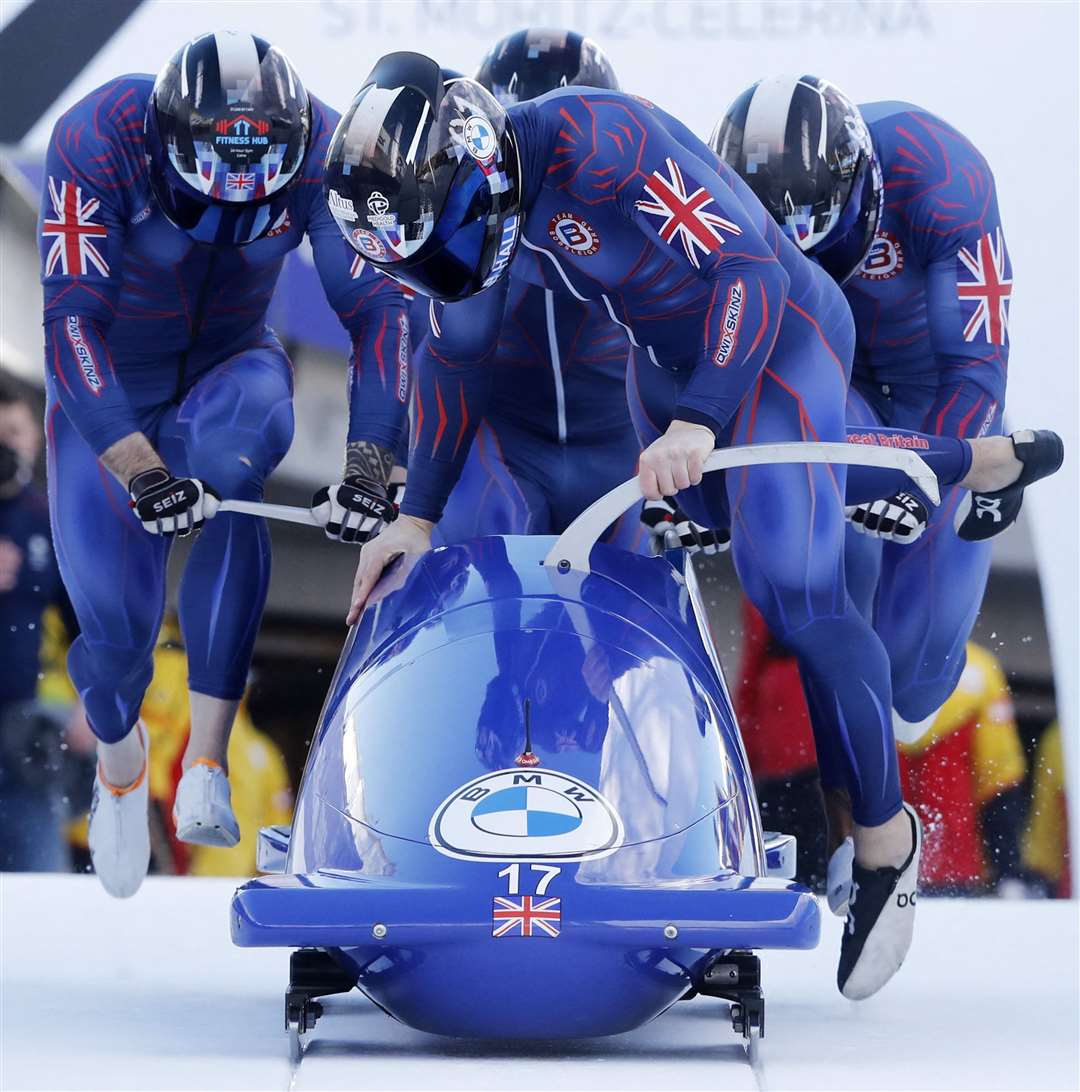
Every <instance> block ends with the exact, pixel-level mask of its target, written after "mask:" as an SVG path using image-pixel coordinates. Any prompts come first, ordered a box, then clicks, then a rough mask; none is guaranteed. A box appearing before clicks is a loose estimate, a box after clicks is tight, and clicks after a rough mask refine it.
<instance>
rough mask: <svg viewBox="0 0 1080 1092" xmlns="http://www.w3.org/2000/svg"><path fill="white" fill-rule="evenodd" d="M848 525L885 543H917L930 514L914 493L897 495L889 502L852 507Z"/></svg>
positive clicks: (876, 502)
mask: <svg viewBox="0 0 1080 1092" xmlns="http://www.w3.org/2000/svg"><path fill="white" fill-rule="evenodd" d="M844 514H845V515H846V516H847V518H848V522H849V523H850V524H851V526H852V527H854V528H855V530H856V531H858V532H859V534H861V535H870V537H871V538H880V539H884V540H885V541H886V542H903V543H909V542H914V541H915V540H916V539H917V538H918V537H919V536H920V535H921V534H922V533H923V531H925V530H926V524H927V522H928V521H929V519H930V512H929V510H928V509H927V507H926V505H925V504H923V502H922V501H921V500H919V498H918V497H916V496H915V494H914V493H904V492H900V493H895V494H894V495H893V496H891V497H888V498H887V499H886V500H876V501H869V502H867V503H866V504H854V505H849V506H848V507H847V508H845V509H844Z"/></svg>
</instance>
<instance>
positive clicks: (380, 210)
mask: <svg viewBox="0 0 1080 1092" xmlns="http://www.w3.org/2000/svg"><path fill="white" fill-rule="evenodd" d="M323 189H324V190H325V192H326V200H327V204H328V205H329V206H330V212H331V213H332V214H333V216H334V219H335V220H336V221H337V224H338V227H339V228H341V231H342V234H344V236H345V238H346V239H348V241H349V243H350V244H351V245H352V247H353V248H354V249H355V250H356V251H357V252H358V253H360V254H362V255H363V256H364V258H366V259H367V260H368V262H369V263H370V264H371V265H373V266H375V267H376V268H378V269H380V270H382V272H384V273H386V274H388V275H389V276H391V277H393V278H394V279H395V280H397V281H400V282H401V283H402V284H404V285H407V286H408V287H410V288H413V289H415V290H416V291H417V292H420V293H422V294H423V295H425V296H431V297H433V298H434V299H439V300H457V299H464V298H465V297H467V296H471V295H473V294H474V293H476V292H479V291H481V290H482V289H484V288H487V287H489V286H490V285H492V284H494V283H495V282H496V281H497V280H498V279H499V277H501V276H502V274H503V273H504V272H505V271H506V269H507V267H508V266H509V265H510V260H511V258H512V257H513V255H514V250H515V248H516V246H517V240H518V235H519V234H520V229H521V221H522V215H521V166H520V163H519V162H518V150H517V144H516V142H515V139H514V131H513V129H512V128H511V127H510V123H509V120H508V119H507V116H506V111H505V110H504V109H503V108H502V107H501V106H500V105H499V104H498V103H497V102H496V101H495V100H494V99H493V98H492V97H491V95H490V94H488V92H487V91H485V90H484V89H483V88H482V87H481V86H480V85H479V84H478V83H476V81H475V80H469V79H464V78H458V79H444V76H443V73H442V71H441V70H440V69H439V66H438V65H437V64H436V63H435V62H434V61H433V60H431V58H430V57H424V56H422V55H421V54H419V53H390V54H388V55H387V56H385V57H383V58H382V60H380V61H379V62H378V64H376V65H375V67H374V68H373V69H372V70H371V74H370V75H369V76H368V78H367V79H366V80H365V81H364V85H363V87H361V88H360V91H359V92H358V94H357V96H356V98H355V99H353V101H352V104H351V105H350V106H349V108H348V110H346V111H345V114H344V116H343V117H342V119H341V121H340V122H339V123H338V127H337V129H336V130H335V131H334V136H333V139H332V140H331V142H330V151H329V153H328V154H327V157H326V174H325V176H324V179H323Z"/></svg>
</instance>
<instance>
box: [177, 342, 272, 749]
mask: <svg viewBox="0 0 1080 1092" xmlns="http://www.w3.org/2000/svg"><path fill="white" fill-rule="evenodd" d="M292 434H293V411H292V369H291V366H290V364H289V361H288V358H287V357H286V356H285V353H284V351H283V350H282V349H281V348H280V346H277V345H276V344H274V345H267V346H262V347H259V348H255V349H252V350H249V351H246V352H244V353H240V354H238V355H236V356H234V357H232V358H230V359H229V360H227V361H226V362H224V363H223V364H221V365H220V366H218V367H216V368H214V369H213V370H212V371H211V372H209V373H208V374H207V375H206V376H204V377H203V378H202V379H201V380H199V382H198V383H196V384H195V386H194V387H193V388H192V390H191V391H190V392H189V394H188V395H187V397H186V398H185V399H184V401H183V403H181V405H180V406H179V407H178V409H177V410H176V411H175V412H174V413H172V414H170V415H168V416H167V417H166V419H165V420H164V421H163V422H162V425H161V428H160V430H159V436H158V445H159V448H160V450H161V453H162V456H163V457H164V458H165V460H166V462H167V463H168V464H169V466H170V467H171V468H173V469H174V472H175V470H176V468H178V467H182V468H183V472H184V473H187V474H190V475H192V476H193V477H197V478H201V479H203V480H205V481H207V482H209V483H210V485H212V486H213V487H214V488H215V489H217V491H218V492H219V493H220V494H221V495H222V497H224V498H237V499H242V500H258V499H260V498H261V497H262V493H263V486H264V483H265V481H266V478H267V477H268V476H269V474H270V473H271V471H272V470H273V469H274V468H275V467H276V466H277V464H278V463H279V462H280V461H281V460H282V458H284V456H285V453H286V451H288V448H289V444H290V443H291V441H292ZM269 581H270V535H269V531H268V529H267V526H266V521H265V520H261V519H255V518H253V517H251V516H245V515H234V514H222V515H218V516H216V517H215V518H214V519H212V520H208V521H207V523H206V525H205V526H204V528H203V531H202V533H201V534H200V535H199V538H198V539H197V540H196V542H195V544H194V546H193V548H192V550H191V556H190V557H189V559H188V563H187V567H186V569H185V571H184V577H183V581H182V582H181V585H180V602H179V608H180V625H181V628H182V630H183V634H184V644H185V647H186V649H187V656H188V685H189V687H190V689H191V692H192V695H193V701H192V710H191V711H192V732H191V739H190V741H189V744H188V749H187V752H186V753H185V756H184V766H185V769H186V768H187V767H188V766H190V765H191V764H192V762H194V761H195V760H196V759H198V758H199V757H205V758H208V759H210V760H212V761H213V762H216V763H218V764H219V765H221V766H222V767H224V766H225V764H226V761H225V756H226V750H227V745H228V734H229V730H230V729H231V727H232V720H233V717H234V715H235V712H236V704H237V702H238V701H239V699H240V698H241V697H242V696H243V693H244V687H245V685H246V683H247V675H248V670H249V668H250V666H251V654H252V649H253V647H254V644H255V637H256V634H257V632H258V628H259V622H260V620H261V618H262V611H263V606H264V604H265V602H266V591H267V587H268V585H269ZM195 695H200V696H201V697H195Z"/></svg>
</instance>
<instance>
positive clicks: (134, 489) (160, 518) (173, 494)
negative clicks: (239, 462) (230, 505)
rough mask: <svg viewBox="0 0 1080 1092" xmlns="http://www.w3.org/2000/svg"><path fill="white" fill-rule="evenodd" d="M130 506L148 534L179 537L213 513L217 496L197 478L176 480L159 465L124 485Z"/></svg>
mask: <svg viewBox="0 0 1080 1092" xmlns="http://www.w3.org/2000/svg"><path fill="white" fill-rule="evenodd" d="M128 495H129V496H130V497H131V507H132V508H133V509H134V510H135V515H136V516H138V518H139V520H140V521H141V522H142V525H143V527H144V528H145V529H146V530H147V531H149V532H150V533H151V534H152V535H178V536H179V537H180V538H183V537H184V536H185V535H190V534H191V532H192V531H197V530H199V528H200V527H202V525H203V523H204V522H205V521H206V520H208V519H213V517H214V516H215V515H216V514H217V510H218V506H219V505H220V504H221V497H220V496H218V494H217V492H216V490H214V488H213V487H212V486H209V485H207V484H206V482H203V481H199V479H198V478H176V477H174V476H173V475H172V474H170V473H169V472H168V471H167V470H166V469H165V468H164V467H163V466H158V467H154V469H153V470H144V471H143V472H142V473H141V474H136V475H135V477H134V478H132V479H131V481H130V482H128Z"/></svg>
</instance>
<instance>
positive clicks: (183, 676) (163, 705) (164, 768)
mask: <svg viewBox="0 0 1080 1092" xmlns="http://www.w3.org/2000/svg"><path fill="white" fill-rule="evenodd" d="M140 716H141V718H142V721H143V724H145V725H146V731H147V735H148V737H149V740H150V797H151V803H152V806H151V817H150V844H151V860H152V868H153V870H154V871H155V872H157V873H176V874H180V873H188V874H191V875H196V876H253V875H254V874H255V847H256V836H257V835H258V832H259V827H263V826H269V825H271V824H274V823H289V822H291V821H292V790H291V788H290V785H289V775H288V772H287V771H286V767H285V760H284V758H283V757H282V755H281V752H280V751H279V750H278V748H277V747H276V746H275V744H274V743H273V742H271V740H270V739H269V738H267V736H265V735H264V734H263V733H262V732H260V731H259V730H258V729H257V728H256V727H255V725H254V724H253V723H252V720H251V714H250V713H249V712H248V708H247V701H246V700H245V701H243V702H241V704H240V709H239V711H238V712H237V715H236V722H235V724H234V726H233V731H232V735H231V737H230V739H229V780H230V781H231V783H232V802H233V809H234V811H235V812H236V818H237V820H238V821H239V823H240V841H239V843H238V844H237V845H235V846H233V847H232V848H231V849H220V848H214V847H211V846H195V845H188V844H186V843H183V842H179V841H177V839H176V832H175V828H174V826H173V822H172V806H173V798H174V796H175V794H176V785H177V782H178V781H179V780H180V774H181V767H180V761H181V758H182V756H183V753H184V747H185V746H186V745H187V737H188V732H189V731H190V728H191V720H190V711H189V708H188V690H187V656H186V655H185V654H184V650H183V648H182V647H181V646H180V634H179V630H178V628H177V626H176V624H175V622H174V621H172V620H171V619H170V620H166V622H165V623H164V624H163V625H162V628H161V637H160V640H159V644H158V647H157V649H156V651H155V652H154V677H153V678H152V679H151V681H150V686H149V687H148V688H147V691H146V696H145V698H144V699H143V704H142V710H141V713H140ZM84 723H85V722H84ZM84 723H83V724H76V725H75V726H74V735H73V737H72V744H73V747H75V749H79V746H80V740H81V739H82V738H83V736H86V739H87V741H88V742H89V740H90V736H89V727H88V726H85V727H84ZM72 837H73V839H74V841H75V843H76V845H79V846H82V845H85V842H86V829H85V820H83V821H82V822H81V823H80V824H79V825H78V826H77V827H76V828H75V829H74V830H73V831H72Z"/></svg>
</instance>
